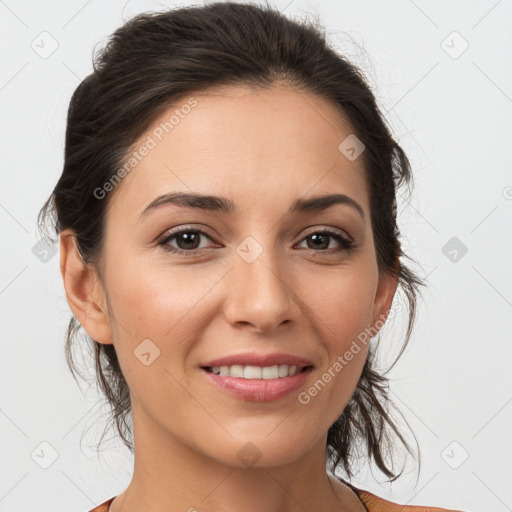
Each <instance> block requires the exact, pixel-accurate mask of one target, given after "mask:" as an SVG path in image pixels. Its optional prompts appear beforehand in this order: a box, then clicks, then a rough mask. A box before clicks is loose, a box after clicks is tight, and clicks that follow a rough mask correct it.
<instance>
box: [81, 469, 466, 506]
mask: <svg viewBox="0 0 512 512" xmlns="http://www.w3.org/2000/svg"><path fill="white" fill-rule="evenodd" d="M337 478H339V477H337ZM340 480H341V481H342V482H343V483H344V484H345V485H348V486H349V487H350V488H351V489H352V490H353V491H354V492H355V493H356V494H357V496H358V497H359V499H360V500H361V502H362V503H363V505H364V506H365V508H366V510H367V511H368V512H463V511H461V510H453V509H447V508H438V507H422V506H418V505H400V504H399V503H392V502H391V501H387V500H385V499H383V498H379V497H378V496H376V495H375V494H372V493H371V492H368V491H364V490H362V489H358V488H356V487H354V486H353V485H351V484H349V483H348V482H346V481H345V480H342V479H341V478H340ZM114 498H115V496H112V498H109V499H108V500H107V501H105V502H104V503H102V504H101V505H98V506H97V507H96V508H93V509H92V510H90V511H89V512H108V510H109V508H110V504H111V503H112V502H113V501H114Z"/></svg>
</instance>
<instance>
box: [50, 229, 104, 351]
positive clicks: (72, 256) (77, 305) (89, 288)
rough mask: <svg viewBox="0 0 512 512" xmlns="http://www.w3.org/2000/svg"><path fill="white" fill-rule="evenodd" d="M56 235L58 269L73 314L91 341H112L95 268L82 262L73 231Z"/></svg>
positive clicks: (101, 286)
mask: <svg viewBox="0 0 512 512" xmlns="http://www.w3.org/2000/svg"><path fill="white" fill-rule="evenodd" d="M59 238H60V272H61V275H62V280H63V283H64V289H65V291H66V299H67V301H68V304H69V307H70V308H71V311H72V312H73V315H75V318H76V319H77V320H78V322H79V323H80V325H81V326H82V327H83V328H84V329H85V330H86V332H87V334H89V336H90V337H91V338H92V339H93V340H95V341H98V342H99V343H104V344H113V337H112V330H111V326H110V317H109V314H108V308H107V303H106V300H105V294H104V290H103V285H102V283H101V281H100V278H99V275H98V273H97V270H96V269H95V268H94V266H92V265H86V264H85V263H84V262H83V260H82V257H81V255H80V253H79V252H78V248H77V246H76V239H75V233H74V232H73V231H72V230H70V229H65V230H64V231H62V233H61V234H60V237H59Z"/></svg>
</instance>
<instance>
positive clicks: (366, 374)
mask: <svg viewBox="0 0 512 512" xmlns="http://www.w3.org/2000/svg"><path fill="white" fill-rule="evenodd" d="M277 81H285V82H286V83H288V84H290V85H292V86H294V87H296V88H297V89H298V90H299V91H305V92H309V93H313V94H315V95H318V96H319V97H322V98H324V99H326V100H328V101H329V102H330V103H331V104H332V105H333V107H334V108H337V111H338V112H341V113H342V114H343V115H344V116H346V118H347V119H348V120H349V121H350V123H351V129H352V130H353V133H354V134H356V136H357V138H358V139H360V141H362V143H363V144H364V145H365V151H364V152H363V154H362V156H363V158H364V166H365V170H366V177H367V182H368V185H369V193H370V205H371V222H372V229H373V234H374V240H375V247H376V257H377V262H378V266H379V269H380V270H384V271H387V272H390V273H392V274H393V275H398V285H399V290H401V293H402V294H404V296H405V298H406V300H407V302H408V310H409V319H408V326H407V332H406V334H405V342H404V344H403V346H402V348H401V350H400V353H399V354H398V357H397V358H396V360H395V362H394V363H393V365H392V366H391V368H392V367H393V366H394V364H395V363H396V361H397V360H398V359H399V357H400V356H401V354H402V353H403V351H404V349H405V347H406V345H407V343H408V341H409V338H410V334H411V330H412V326H413V322H414V318H415V313H416V298H417V293H418V291H419V286H420V285H422V284H423V282H422V281H421V279H420V278H419V277H418V276H417V275H416V274H415V273H414V272H413V271H412V270H410V269H409V268H408V267H407V266H406V265H405V264H404V262H403V258H404V257H405V254H404V253H403V251H402V249H401V244H400V240H399V238H400V233H399V230H398V227H397V224H396V198H395V197H396V195H395V194H396V189H397V188H398V187H399V186H402V185H405V184H407V185H409V186H410V185H411V179H412V176H411V169H410V164H409V161H408V159H407V156H406V155H405V153H404V151H403V150H402V148H401V147H400V146H399V145H398V143H397V142H396V141H395V140H394V138H393V137H392V135H391V131H390V129H389V128H388V127H387V124H386V121H385V119H384V117H383V115H382V114H381V112H380V110H379V108H378V106H377V104H376V100H375V98H374V95H373V93H372V91H371V88H370V86H369V85H368V83H367V81H366V79H365V77H364V75H363V74H362V72H361V71H360V70H359V69H358V68H357V67H355V66H354V65H353V64H351V63H350V62H349V61H348V60H347V59H346V58H344V57H343V56H341V55H339V54H338V53H337V52H336V51H335V50H334V49H332V48H331V47H330V46H329V45H328V44H327V43H326V40H325V34H324V33H323V31H322V30H320V29H319V28H318V27H317V26H316V25H315V24H314V23H311V22H309V21H302V22H299V21H293V20H290V19H288V18H286V17H285V16H284V15H283V14H281V13H279V12H278V11H277V10H275V9H274V8H272V7H269V6H268V5H266V6H256V5H254V4H240V3H236V4H235V3H230V2H218V3H213V4H209V5H206V6H202V7H186V8H179V9H174V10H168V11H165V12H160V13H144V14H140V15H138V16H135V17H134V18H132V19H131V20H129V21H128V22H126V23H125V24H124V25H123V26H121V27H120V28H119V29H117V30H116V31H115V32H114V33H113V35H112V36H111V37H110V39H109V40H108V43H107V44H106V46H105V47H104V48H103V49H102V50H101V51H100V52H98V53H96V55H95V57H94V59H93V73H91V74H90V75H88V76H87V77H86V78H85V79H84V80H83V81H82V82H81V83H80V85H79V86H78V87H77V89H76V90H75V92H74V94H73V96H72V98H71V101H70V104H69V110H68V118H67V129H66V140H65V153H64V168H63V171H62V175H61V177H60V179H59V180H58V182H57V184H56V186H55V188H54V189H53V192H52V193H51V195H50V197H49V198H48V200H47V201H46V202H45V204H44V205H43V207H42V209H41V211H40V212H39V216H38V223H39V227H40V229H41V231H42V232H43V233H46V230H45V221H46V220H47V217H48V215H49V214H52V215H53V217H54V218H53V219H52V228H53V230H54V231H55V233H56V234H57V235H58V234H59V233H60V232H61V231H62V230H64V229H66V228H71V229H72V230H73V232H74V234H75V236H76V244H77V248H78V250H79V252H80V254H81V256H82V258H83V261H84V263H86V264H89V263H92V264H93V265H95V266H96V267H97V270H98V272H99V271H100V270H101V267H100V265H99V262H100V258H101V254H102V247H103V242H104V225H105V215H106V211H107V210H106V209H107V205H108V201H109V198H110V199H111V196H112V194H109V195H107V197H106V198H105V199H98V198H97V197H96V195H95V194H94V191H95V189H97V188H98V187H101V186H102V185H103V184H104V183H106V182H107V181H108V180H109V179H110V178H111V177H112V176H113V175H114V173H115V172H116V171H117V170H118V169H119V168H120V167H121V166H122V165H123V162H124V160H125V158H126V156H127V155H128V152H129V150H130V148H131V146H132V145H133V144H134V143H135V142H136V141H137V139H138V138H139V137H140V136H141V135H142V134H144V132H145V131H146V130H147V129H148V128H149V127H150V125H151V123H152V122H153V121H154V120H155V119H156V118H157V117H159V115H160V114H163V112H164V111H165V110H166V109H167V108H168V107H169V106H170V105H171V104H173V103H175V102H176V101H177V100H179V99H181V98H183V97H186V96H187V95H189V94H191V93H197V92H201V91H206V90H207V89H209V88H212V87H215V86H222V85H249V86H256V87H269V86H271V85H272V84H275V83H276V82H277ZM46 236H48V235H46ZM48 238H50V239H53V238H52V237H51V236H48ZM100 276H101V274H100ZM80 327H81V326H80V324H79V323H78V322H77V320H76V319H75V317H74V316H73V317H72V318H71V320H70V323H69V327H68V332H67V341H66V360H67V362H68V365H69V367H70V369H71V372H72V373H73V376H75V371H76V370H77V368H76V366H75V364H74V359H73V354H72V347H73V345H74V340H75V339H76V338H77V336H78V334H79V333H80ZM85 339H86V343H87V344H89V346H90V348H91V349H92V348H94V354H95V355H94V358H95V367H96V378H97V382H98V384H99V386H100V389H101V391H102V392H103V393H104V395H105V397H106V400H107V402H108V404H109V405H110V410H111V420H112V424H115V427H116V428H117V432H118V433H119V435H120V436H121V439H122V440H123V442H124V443H125V444H126V446H127V447H128V448H129V449H130V451H132V452H133V442H132V439H133V432H132V430H131V428H130V426H129V424H128V422H127V420H129V419H130V418H131V404H130V395H129V389H128V386H127V383H126V381H125V379H124V377H123V374H122V372H121V369H120V367H119V363H118V360H117V356H116V352H115V349H114V346H113V345H108V344H101V343H98V342H96V341H94V340H92V339H91V338H90V337H89V336H87V335H86V336H85ZM79 345H80V346H81V345H82V344H79ZM374 366H375V354H374V349H373V345H370V349H369V354H368V357H367V360H366V363H365V365H364V368H363V371H362V374H361V377H360V380H359V382H358V384H357V388H356V390H355V392H354V393H353V396H352V397H351V399H350V401H349V402H348V404H347V406H346V408H345V409H344V411H343V413H342V415H341V416H340V417H339V418H338V419H337V420H336V422H335V423H334V424H333V425H332V426H331V427H330V429H329V431H328V437H327V448H328V461H329V462H330V463H331V464H332V467H333V469H334V470H335V469H336V467H337V466H338V465H339V464H340V463H341V464H342V467H343V469H344V470H345V472H346V473H347V475H348V476H349V477H352V475H353V472H352V463H353V461H354V460H355V457H356V455H357V452H358V449H359V446H358V444H359V443H358V441H360V440H362V441H363V442H364V443H366V447H367V450H366V453H367V455H368V457H370V458H373V459H374V461H375V463H376V465H377V466H378V468H379V469H380V470H381V471H382V472H383V473H384V474H385V475H386V476H387V477H388V478H390V479H391V481H393V480H395V479H396V478H398V477H399V476H400V475H401V472H400V474H398V475H396V473H395V472H394V471H393V469H390V468H389V467H388V465H387V464H386V462H385V459H386V453H390V454H391V456H392V452H393V444H392V438H391V437H390V436H389V428H391V430H392V431H393V432H394V433H395V434H396V436H397V437H398V438H399V439H400V441H401V442H402V443H403V445H404V446H405V447H406V448H407V450H408V451H409V452H410V453H411V454H412V451H411V448H410V447H409V445H408V443H407V441H406V440H405V438H404V437H403V436H402V434H401V433H400V431H399V429H398V428H397V426H396V425H395V423H394V421H393V419H392V418H391V415H390V414H389V407H390V406H392V405H393V404H392V402H391V400H390V398H389V394H388V378H387V377H386V376H385V374H386V373H387V372H379V371H377V370H376V369H375V367H374ZM388 371H389V369H388ZM75 379H76V377H75ZM391 460H392V458H391ZM402 471H403V470H402Z"/></svg>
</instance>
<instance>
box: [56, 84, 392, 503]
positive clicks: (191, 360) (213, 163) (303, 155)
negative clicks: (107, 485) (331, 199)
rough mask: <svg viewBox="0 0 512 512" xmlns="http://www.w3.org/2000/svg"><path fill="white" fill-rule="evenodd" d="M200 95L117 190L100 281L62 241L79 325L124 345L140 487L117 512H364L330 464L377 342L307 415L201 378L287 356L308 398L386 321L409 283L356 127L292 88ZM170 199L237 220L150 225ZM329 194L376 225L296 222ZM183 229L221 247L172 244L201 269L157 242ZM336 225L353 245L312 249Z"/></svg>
mask: <svg viewBox="0 0 512 512" xmlns="http://www.w3.org/2000/svg"><path fill="white" fill-rule="evenodd" d="M193 96H194V98H195V99H196V100H197V101H198V105H197V106H196V107H195V108H194V109H192V111H191V112H190V113H189V114H188V115H187V116H184V117H183V119H181V120H180V122H179V124H178V125H176V126H175V127H174V129H173V130H172V132H171V133H170V134H169V135H167V136H166V137H165V138H164V139H163V140H162V142H160V143H159V144H158V145H157V147H155V148H154V149H152V150H151V151H150V152H149V154H148V155H147V156H146V157H145V158H144V159H143V160H142V161H141V162H140V163H138V165H137V166H136V168H135V169H134V170H133V171H132V172H130V173H129V174H128V175H127V176H126V177H125V178H123V180H122V182H121V183H120V184H118V185H117V186H116V188H115V190H114V192H111V193H112V194H113V196H112V197H111V202H110V204H109V209H108V213H107V222H106V239H105V246H104V252H103V254H102V260H101V265H100V267H98V268H95V267H94V266H92V265H89V266H85V265H84V264H83V262H82V261H81V259H80V257H79V255H78V252H77V250H76V246H75V243H74V240H73V238H72V237H70V236H68V235H70V234H72V232H71V231H69V230H67V231H65V232H63V233H62V235H61V240H60V250H61V260H60V261H61V272H62V277H63V281H64V286H65V290H66V296H67V300H68V302H69V305H70V307H71V309H72V312H73V314H74V315H75V317H76V318H77V319H78V321H79V322H80V324H81V325H82V326H83V328H84V329H85V330H86V331H87V333H88V334H89V335H90V336H91V337H92V338H93V339H95V340H97V341H98V342H100V343H105V344H112V343H113V344H114V346H115V349H116V352H117V355H118V358H119V361H120V364H121V368H122V371H123V374H124V375H125V378H126V380H127V382H128V385H129V387H130V393H131V402H132V414H133V424H134V443H135V459H134V472H133V478H132V481H131V483H130V485H129V486H128V488H127V489H126V490H125V491H124V492H122V493H121V494H119V495H118V496H117V497H116V499H115V500H114V501H113V503H112V505H111V511H112V512H119V511H123V512H132V511H133V512H135V511H136V510H146V511H151V512H153V511H164V510H165V511H166V512H169V511H170V510H171V511H187V510H189V509H190V510H193V509H192V507H195V509H196V510H198V511H200V512H213V511H219V510H223V511H239V510H244V511H246V512H256V511H258V512H260V511H261V510H265V511H267V512H292V511H293V512H295V511H304V510H307V511H313V510H319V509H320V507H321V509H322V510H325V511H327V512H330V511H337V512H339V511H341V510H343V511H349V512H361V511H364V510H365V509H364V506H363V504H362V503H361V501H360V500H359V499H358V498H357V497H356V495H355V494H354V493H353V492H352V491H351V490H350V489H349V488H348V487H347V486H346V485H345V484H343V483H342V482H339V481H338V480H337V479H335V478H333V477H332V476H330V475H329V474H328V473H327V472H326V468H325V453H326V452H325V450H326V439H327V432H328V429H329V427H330V426H331V425H332V424H333V423H334V421H335V420H336V419H337V418H338V417H339V416H340V414H341V413H342V411H343V409H344V408H345V406H346V404H347V402H348V401H349V399H350V397H351V395H352V394H353V392H354V390H355V387H356V385H357V382H358V380H359V377H360V375H361V371H362V368H363V365H364V362H365V359H366V356H367V352H368V346H367V345H362V346H361V348H362V350H361V351H360V352H359V353H358V354H357V355H354V357H353V359H352V360H351V361H350V362H349V363H348V364H347V365H346V366H345V367H344V368H343V370H342V371H341V372H338V373H336V376H335V377H334V378H333V379H332V380H331V381H330V382H329V383H328V384H327V385H326V386H325V387H324V388H323V389H322V390H321V392H319V393H318V394H317V396H315V397H312V398H311V401H310V402H309V403H308V404H307V405H304V404H301V403H300V402H299V401H298V399H297V395H298V392H297V393H296V392H294V393H292V394H291V395H288V396H286V397H284V398H282V399H280V400H277V401H275V402H254V401H244V400H241V399H237V398H233V397H231V396H229V395H227V394H225V393H224V392H222V391H220V390H218V389H217V388H216V387H215V386H213V385H212V384H211V383H210V382H209V380H208V379H206V378H205V376H204V375H203V373H202V370H200V368H199V364H200V363H204V362H205V361H208V360H209V359H213V358H216V357H220V356H225V355H228V354H232V353H238V352H245V351H257V352H261V353H268V352H278V351H283V352H289V353H292V354H296V355H299V356H303V357H306V358H307V359H309V360H311V361H312V362H313V364H314V365H315V369H314V371H313V373H312V374H311V375H310V376H309V377H308V381H307V382H306V385H305V386H304V388H302V389H307V388H308V387H310V386H311V385H312V384H313V383H314V382H315V381H317V379H318V378H320V377H321V375H322V374H323V373H324V372H326V371H327V369H328V368H329V367H332V365H333V363H334V362H335V361H336V359H337V357H338V356H341V355H343V354H344V353H345V351H346V350H348V349H349V347H350V346H351V344H352V341H353V340H356V339H357V336H358V334H359V333H361V332H362V331H363V330H364V329H365V328H368V327H370V326H373V325H374V324H375V322H376V321H377V320H378V319H379V318H382V317H383V315H384V317H385V315H387V313H388V311H389V308H390V306H391V302H392V299H393V295H394V293H395V289H396V285H397V281H396V278H395V277H393V276H391V275H390V274H388V273H384V272H379V269H378V267H377V261H376V255H375V246H374V240H373V235H372V226H371V221H370V202H369V196H368V190H367V185H366V181H365V175H364V168H363V161H362V158H357V159H356V160H354V161H350V160H348V159H347V158H346V157H345V156H344V155H343V154H342V153H341V152H340V151H339V150H338V145H339V144H340V142H341V141H343V140H344V139H345V138H346V137H347V136H348V135H349V134H351V133H352V131H351V128H350V125H349V123H348V122H347V121H346V120H345V119H344V118H343V117H342V116H341V114H339V112H338V111H336V109H335V108H334V107H333V106H332V105H330V104H329V103H327V102H325V101H324V100H323V99H322V98H319V97H316V96H314V95H311V94H306V93H304V92H299V91H297V90H296V89H293V88H291V87H289V86H286V85H283V84H280V85H276V86H274V87H272V88H269V89H249V88H247V87H225V88H217V89H215V90H210V91H209V92H208V93H207V94H206V93H202V94H196V95H193ZM183 103H184V102H183ZM183 103H182V104H183ZM179 106H180V105H178V106H177V107H176V106H174V107H173V108H172V109H170V110H169V112H166V113H165V114H164V115H162V116H161V118H159V119H158V120H157V121H156V122H155V124H154V125H153V127H154V126H156V125H158V124H159V123H160V122H162V120H167V119H169V117H170V115H171V114H172V112H173V111H174V109H175V108H179ZM153 127H151V128H150V129H149V130H148V131H147V132H146V133H145V134H144V135H143V136H141V138H140V140H141V141H144V140H145V139H146V137H147V135H148V134H151V130H152V129H153ZM175 191H183V192H192V191H193V192H198V193H203V194H213V195H218V196H226V197H228V198H229V199H231V200H232V201H234V202H235V203H236V204H237V206H238V207H239V208H240V213H239V215H236V216H233V215H230V214H226V213H220V212H208V211H201V210H195V209H190V208H186V207H182V206H176V205H167V206H165V207H161V208H160V209H157V210H155V211H153V212H152V213H150V214H148V215H147V216H145V217H143V218H142V220H140V221H139V220H138V216H139V214H140V212H141V211H142V210H143V209H144V208H145V207H146V206H147V205H148V204H149V203H150V202H151V201H152V200H153V199H155V198H156V197H157V196H159V195H160V194H163V193H167V192H175ZM331 193H341V194H346V195H348V196H349V197H351V198H352V199H353V200H354V201H356V202H357V203H359V205H360V206H361V207H362V209H363V211H364V214H365V219H363V218H362V217H361V216H360V214H359V213H358V212H357V211H356V209H354V208H352V207H351V206H348V205H335V206H332V207H330V208H329V209H327V210H324V211H319V212H308V213H295V214H288V213H287V211H288V208H289V206H290V205H291V204H292V202H293V201H294V200H295V199H296V198H298V197H312V196H316V195H323V194H331ZM180 226H181V227H188V228H189V230H188V231H189V232H190V231H193V230H194V229H205V228H206V229H209V230H211V232H212V233H213V235H214V236H212V237H210V235H207V236H206V235H199V234H197V232H195V234H196V237H199V240H200V242H199V243H198V244H197V245H193V244H191V243H190V241H189V242H188V245H187V242H186V239H185V240H184V238H183V236H181V237H180V236H177V237H175V238H174V239H173V240H171V241H169V242H168V245H170V246H171V247H174V248H182V249H183V250H186V251H189V252H191V251H192V252H193V251H194V248H195V247H198V248H196V249H195V254H193V255H192V256H183V255H179V254H173V253H171V252H167V251H165V249H164V248H163V247H162V246H158V245H157V239H158V238H159V237H161V235H164V234H166V233H168V232H169V231H171V229H172V228H177V227H180ZM325 228H331V229H334V230H342V231H343V232H344V233H347V234H348V235H349V236H350V237H352V238H353V240H354V242H355V248H353V249H352V250H341V251H340V252H335V251H336V249H337V248H339V247H340V243H339V242H338V241H337V240H336V239H335V238H333V237H327V238H326V239H325V243H324V245H322V244H321V243H320V242H317V245H315V242H314V240H313V241H312V240H311V235H312V234H314V233H321V232H322V229H325ZM248 236H251V237H253V238H254V239H255V240H257V242H258V243H259V244H260V246H261V248H262V250H263V252H262V254H261V255H260V256H259V257H258V258H257V259H256V260H255V261H254V262H252V263H250V264H249V263H247V262H246V261H245V260H244V259H243V258H241V257H240V256H239V255H238V253H237V252H236V248H237V247H238V246H239V245H240V244H241V242H242V241H243V240H244V239H245V238H246V237H248ZM98 270H101V271H102V273H101V274H98ZM100 277H101V278H100ZM145 339H150V340H151V341H152V343H154V345H155V346H157V347H158V349H159V350H160V355H159V357H157V358H156V359H155V360H154V361H153V362H152V363H151V364H150V365H148V366H145V365H144V364H142V363H141V360H140V359H139V358H138V357H136V356H135V355H134V350H136V348H137V346H138V345H139V344H140V343H141V342H142V340H145ZM247 443H252V444H253V445H254V446H255V447H256V448H257V449H258V450H259V452H260V453H261V458H260V459H259V460H258V461H257V463H256V464H255V465H252V466H248V465H247V464H244V462H243V461H242V460H241V459H240V458H239V457H238V453H239V451H240V450H241V448H242V447H244V446H245V445H246V444H247ZM171 506H172V508H170V507H171Z"/></svg>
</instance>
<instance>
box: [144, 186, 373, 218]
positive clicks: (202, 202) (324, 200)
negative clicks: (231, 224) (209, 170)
mask: <svg viewBox="0 0 512 512" xmlns="http://www.w3.org/2000/svg"><path fill="white" fill-rule="evenodd" d="M165 204H175V205H178V206H185V207H188V208H196V209H199V210H206V211H212V212H220V213H226V214H231V215H233V214H237V213H239V209H238V208H237V206H236V204H235V203H234V202H233V201H231V199H228V198H227V197H219V196H212V195H204V194H197V193H190V192H172V193H169V194H163V195H161V196H158V197H157V198H156V199H154V200H153V201H151V203H149V204H148V205H147V206H146V208H145V209H144V210H143V211H142V212H141V213H140V215H139V221H140V220H141V219H142V218H143V217H145V216H146V215H148V214H149V213H150V212H151V211H154V210H156V209H157V208H159V207H161V206H162V205H165ZM336 204H342V205H346V206H350V207H352V208H353V209H355V210H356V211H357V212H358V213H359V215H360V216H361V217H362V218H363V220H364V219H365V214H364V210H363V208H362V207H361V206H360V205H359V203H357V202H356V201H354V199H352V198H351V197H349V196H347V195H345V194H328V195H322V196H315V197H309V198H304V197H300V198H298V199H297V200H296V201H295V202H294V203H293V204H292V206H291V207H290V209H289V210H288V213H289V214H291V213H296V212H318V211H322V210H326V209H327V208H330V207H331V206H334V205H336Z"/></svg>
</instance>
